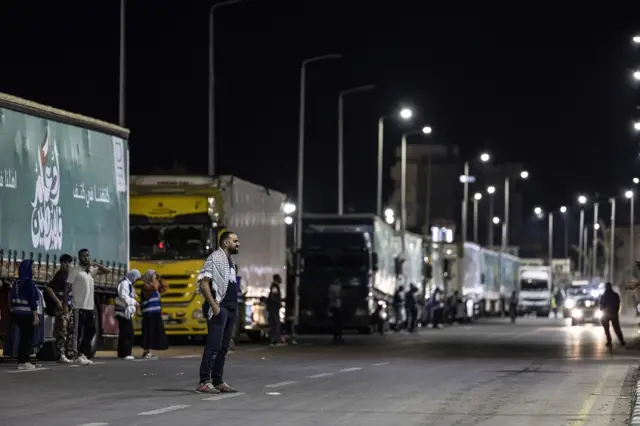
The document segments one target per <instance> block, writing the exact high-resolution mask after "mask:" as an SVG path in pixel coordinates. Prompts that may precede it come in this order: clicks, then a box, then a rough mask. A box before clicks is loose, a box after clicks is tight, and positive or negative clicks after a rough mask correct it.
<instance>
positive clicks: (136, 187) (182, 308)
mask: <svg viewBox="0 0 640 426" xmlns="http://www.w3.org/2000/svg"><path fill="white" fill-rule="evenodd" d="M130 192H131V199H130V204H129V213H130V217H129V226H130V231H131V232H130V251H131V268H137V269H139V270H140V271H141V272H142V273H143V274H144V271H146V270H148V269H154V270H156V271H157V272H158V273H160V274H161V275H162V276H163V277H164V279H165V281H166V283H167V284H168V287H169V289H168V291H167V292H166V293H163V295H162V317H163V319H164V324H165V329H166V333H167V335H168V336H189V337H197V336H203V335H206V332H207V325H206V320H205V319H204V318H203V315H202V302H203V299H202V297H201V296H199V295H198V294H197V293H196V277H197V275H198V272H199V271H200V268H201V267H202V264H203V262H204V260H205V258H206V257H207V256H208V255H209V254H210V253H211V252H212V251H213V250H216V249H217V248H218V237H219V235H220V233H222V232H223V231H224V230H227V229H228V230H231V231H233V232H236V233H237V234H238V236H239V238H240V253H239V254H238V255H237V256H235V260H236V263H237V265H238V284H239V286H240V292H239V294H241V295H242V296H241V297H240V300H239V302H240V309H241V312H242V313H243V314H244V315H240V323H239V325H240V331H244V332H247V333H248V335H249V337H250V338H251V339H254V340H256V339H259V338H261V337H263V335H264V333H265V332H266V328H267V318H266V313H265V311H264V306H263V304H262V303H261V297H265V296H266V295H267V294H268V292H269V287H270V285H271V281H272V277H273V275H274V274H280V275H281V276H282V277H285V276H286V273H285V263H286V224H285V222H284V218H285V213H284V212H283V206H284V203H285V198H286V197H285V195H284V194H282V193H279V192H277V191H274V190H270V189H267V188H264V187H262V186H259V185H256V184H253V183H251V182H247V181H245V180H242V179H239V178H237V177H234V176H220V177H216V178H210V177H199V176H131V186H130ZM140 290H141V284H138V286H137V287H136V292H137V293H138V294H139V292H140ZM282 292H283V295H284V296H285V297H286V294H285V292H286V289H285V288H284V286H283V287H282ZM283 315H284V307H283V308H282V314H281V316H283ZM141 325H142V324H141V319H140V317H136V321H135V322H134V326H135V330H136V334H140V332H141Z"/></svg>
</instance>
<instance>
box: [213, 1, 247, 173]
mask: <svg viewBox="0 0 640 426" xmlns="http://www.w3.org/2000/svg"><path fill="white" fill-rule="evenodd" d="M242 1H245V0H227V1H223V2H220V3H215V4H213V5H211V9H209V176H211V177H213V175H214V174H215V170H216V158H215V148H216V145H215V143H216V142H215V139H216V136H215V131H216V128H215V125H216V115H215V114H216V111H215V107H216V103H215V79H216V68H215V64H216V55H215V15H216V10H218V9H219V8H221V7H224V6H231V5H232V4H236V3H240V2H242Z"/></svg>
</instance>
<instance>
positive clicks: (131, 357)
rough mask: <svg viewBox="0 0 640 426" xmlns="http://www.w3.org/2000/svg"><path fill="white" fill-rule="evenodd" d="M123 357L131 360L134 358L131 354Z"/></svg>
mask: <svg viewBox="0 0 640 426" xmlns="http://www.w3.org/2000/svg"><path fill="white" fill-rule="evenodd" d="M124 359H126V360H127V361H133V360H134V359H135V358H134V357H133V355H127V356H125V357H124Z"/></svg>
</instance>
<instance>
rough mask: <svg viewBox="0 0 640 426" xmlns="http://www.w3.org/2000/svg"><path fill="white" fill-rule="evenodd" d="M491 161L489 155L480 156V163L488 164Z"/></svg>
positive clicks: (484, 153)
mask: <svg viewBox="0 0 640 426" xmlns="http://www.w3.org/2000/svg"><path fill="white" fill-rule="evenodd" d="M489 160H491V156H490V155H489V154H488V153H486V152H483V153H482V154H480V161H482V162H483V163H486V162H487V161H489Z"/></svg>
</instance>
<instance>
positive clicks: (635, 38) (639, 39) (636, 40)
mask: <svg viewBox="0 0 640 426" xmlns="http://www.w3.org/2000/svg"><path fill="white" fill-rule="evenodd" d="M631 40H632V41H633V42H634V43H635V44H640V36H633V38H632V39H631Z"/></svg>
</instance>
